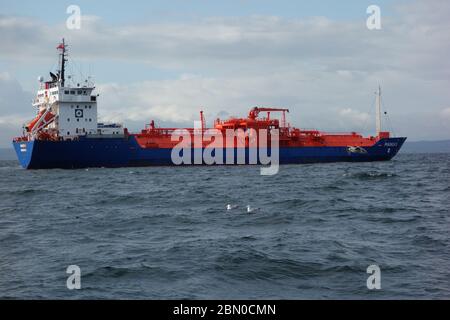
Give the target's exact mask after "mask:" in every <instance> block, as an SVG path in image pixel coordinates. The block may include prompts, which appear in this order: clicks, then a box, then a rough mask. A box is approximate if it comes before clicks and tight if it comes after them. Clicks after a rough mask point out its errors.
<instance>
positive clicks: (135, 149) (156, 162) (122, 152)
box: [13, 136, 406, 169]
mask: <svg viewBox="0 0 450 320" xmlns="http://www.w3.org/2000/svg"><path fill="white" fill-rule="evenodd" d="M405 140H406V138H386V139H381V140H379V141H378V142H377V143H375V144H374V145H373V146H370V147H365V148H364V152H354V151H353V150H351V148H349V147H348V146H342V147H326V146H324V147H281V148H280V149H279V163H280V164H302V163H324V162H369V161H387V160H391V159H392V158H393V157H394V156H395V155H396V154H397V153H398V151H399V150H400V148H401V147H402V145H403V143H404V142H405ZM13 146H14V149H15V151H16V153H17V157H18V159H19V162H20V164H21V166H22V167H24V168H26V169H52V168H62V169H75V168H92V167H107V168H118V167H138V166H173V165H174V163H173V161H172V149H170V148H142V147H141V146H140V145H139V144H138V143H137V142H136V139H135V138H134V137H133V136H129V137H127V138H109V139H98V138H94V139H88V138H84V139H79V140H75V141H41V140H34V141H27V142H13ZM269 153H270V152H269ZM226 154H227V152H226V150H224V152H223V156H224V159H223V163H224V164H243V163H241V162H239V161H238V159H237V154H238V151H237V149H236V148H235V149H234V156H233V158H232V159H226ZM191 156H192V154H191ZM192 159H193V157H192ZM230 160H231V161H230ZM272 160H273V159H272ZM191 163H194V161H192V162H191ZM188 164H189V163H188ZM244 164H252V162H251V161H250V160H249V150H248V149H246V150H245V163H244ZM257 164H261V161H260V158H259V156H258V157H257Z"/></svg>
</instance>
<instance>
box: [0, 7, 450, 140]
mask: <svg viewBox="0 0 450 320" xmlns="http://www.w3.org/2000/svg"><path fill="white" fill-rule="evenodd" d="M442 8H444V9H442ZM447 9H450V2H448V1H445V0H432V1H423V0H420V1H416V2H414V3H409V4H408V5H404V6H401V7H399V11H398V15H396V16H395V17H392V18H388V17H384V18H383V29H382V30H380V31H376V32H373V31H369V30H367V28H366V26H365V21H363V20H361V21H359V20H358V21H333V20H330V19H327V18H323V17H311V18H306V19H286V18H282V17H271V16H248V17H237V18H230V17H226V18H222V17H211V18H207V19H202V20H198V21H195V22H191V23H158V24H152V23H147V24H140V25H134V24H129V25H120V26H117V25H108V24H107V23H105V22H104V21H102V20H101V19H100V18H99V17H94V16H88V17H84V18H83V22H82V28H81V30H76V31H68V30H66V29H65V26H64V23H61V24H60V25H51V26H50V25H48V24H46V23H45V22H42V21H39V20H33V19H25V18H21V17H7V16H0V43H1V44H2V49H1V50H0V57H1V58H2V59H3V60H4V61H6V62H15V63H16V64H20V65H23V66H24V68H27V67H29V65H30V64H32V65H33V66H34V67H35V66H36V65H43V66H47V65H51V64H53V63H54V59H55V42H57V41H58V40H59V38H61V37H63V36H65V37H66V38H67V40H68V42H69V43H70V57H71V58H72V57H75V58H77V59H78V60H80V59H81V60H85V61H89V63H92V64H95V63H102V64H107V66H108V68H109V69H111V70H114V69H116V68H117V69H119V68H121V69H120V70H123V69H126V67H124V66H128V65H127V64H130V63H131V64H134V65H139V66H142V67H147V68H149V67H150V68H152V67H153V68H157V69H158V70H162V71H160V72H162V73H164V72H168V73H169V74H171V76H170V77H163V78H164V80H160V79H157V80H148V79H155V77H152V78H150V75H149V77H148V78H146V75H145V74H142V72H141V73H140V74H139V79H144V80H142V81H140V80H132V81H125V80H123V79H122V78H125V77H122V74H121V73H120V72H117V78H111V79H108V80H107V81H103V82H102V83H99V84H98V92H99V93H100V98H99V108H100V116H101V117H102V118H103V119H105V120H114V121H123V122H125V124H126V125H128V124H130V123H131V124H133V126H135V128H136V129H137V128H138V124H139V126H143V125H144V123H145V122H149V121H150V120H151V119H152V118H154V119H155V120H158V121H160V122H162V123H166V124H170V125H176V124H179V125H189V124H191V121H192V120H196V119H197V118H198V111H199V110H200V109H204V111H205V113H206V116H207V119H208V120H209V123H211V122H212V120H213V118H214V117H215V116H217V114H220V113H224V112H227V113H228V114H230V115H238V116H242V115H245V114H246V113H247V111H248V109H249V108H251V107H252V106H255V105H274V106H285V107H288V108H290V109H291V114H290V117H291V122H292V123H293V124H295V125H297V126H300V127H315V128H319V129H327V130H328V129H329V130H346V131H348V130H363V131H370V130H373V128H372V127H373V123H374V121H372V120H373V119H372V118H373V115H372V116H371V115H370V114H373V113H372V112H373V111H372V109H373V108H374V107H373V101H374V96H373V92H374V91H375V89H376V87H377V85H378V84H379V83H381V84H382V86H383V91H384V95H383V97H384V106H385V107H386V108H387V109H388V110H389V111H390V115H391V120H392V123H393V124H394V125H395V127H396V129H398V130H397V133H399V134H403V135H408V136H410V137H411V138H412V139H421V138H423V137H424V136H425V134H426V136H427V137H436V138H445V137H448V132H447V131H446V130H447V128H448V127H445V126H444V125H443V124H442V123H441V124H440V123H439V121H438V120H437V119H435V118H436V117H427V119H428V120H429V121H434V122H435V123H433V125H430V124H428V123H427V124H425V123H424V119H425V117H424V115H423V114H424V112H425V113H427V114H429V115H435V114H439V113H440V112H441V109H439V107H438V106H442V105H445V103H447V102H448V100H449V99H450V92H449V91H448V90H447V88H448V87H449V85H450V83H449V82H450V61H449V60H448V59H447V56H448V52H450V32H446V31H445V30H449V29H450V20H449V19H448V18H447V16H446V14H444V12H445V10H447ZM446 12H449V10H447V11H446ZM47 61H48V63H47ZM82 63H83V62H82ZM97 69H99V68H97ZM130 72H139V70H137V71H136V70H133V71H130ZM23 73H24V72H22V74H23ZM11 74H13V73H12V72H9V73H8V76H9V77H10V79H9V80H8V79H6V78H5V79H3V78H4V77H6V76H1V74H0V81H3V83H8V84H9V87H7V88H10V89H7V90H6V91H5V89H4V90H3V91H2V90H1V89H0V101H2V100H1V99H6V98H5V97H6V96H7V95H9V94H10V93H9V91H8V90H15V91H14V92H15V94H16V95H22V96H26V97H27V99H23V100H20V101H16V100H15V101H9V102H8V103H10V104H13V105H14V106H16V107H14V108H9V107H5V105H4V104H3V103H2V104H1V105H0V111H1V112H2V119H6V118H5V117H9V116H12V117H13V118H14V117H17V118H18V119H19V118H20V117H22V116H23V115H24V114H26V115H28V117H32V115H33V111H32V109H31V106H30V104H29V102H28V101H25V100H28V99H30V98H31V96H30V94H29V93H25V92H24V90H23V89H22V88H21V86H20V85H19V83H18V82H17V81H15V80H14V79H13V77H12V76H11ZM173 74H175V76H173ZM34 76H35V75H34V74H33V75H31V74H30V77H33V79H34ZM97 76H101V75H97ZM124 76H125V75H124ZM2 77H3V78H2ZM126 78H127V79H129V78H130V77H126ZM12 84H14V85H13V87H14V88H15V89H13V87H11V85H12ZM26 89H27V90H31V88H26ZM33 89H34V88H33ZM342 106H345V107H342ZM15 109H18V110H19V109H20V112H16V111H15ZM13 110H14V111H13ZM4 121H6V120H4ZM362 123H369V124H368V125H367V128H366V127H363V126H362V125H361V124H362ZM425 131H426V132H425ZM370 133H371V132H370ZM0 143H1V142H0Z"/></svg>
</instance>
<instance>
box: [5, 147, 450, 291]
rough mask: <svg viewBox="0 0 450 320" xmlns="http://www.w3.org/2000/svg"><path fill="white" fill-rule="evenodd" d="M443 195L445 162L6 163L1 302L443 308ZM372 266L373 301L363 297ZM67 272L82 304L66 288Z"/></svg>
mask: <svg viewBox="0 0 450 320" xmlns="http://www.w3.org/2000/svg"><path fill="white" fill-rule="evenodd" d="M449 195H450V154H446V155H445V154H442V155H438V154H435V155H409V154H402V155H399V156H398V157H397V158H396V159H395V160H394V161H391V162H383V163H363V164H348V163H341V164H312V165H292V166H282V167H281V169H280V173H279V174H278V175H276V176H272V177H267V176H260V175H259V168H258V167H244V166H237V167H195V168H193V167H184V168H181V167H155V168H132V169H130V168H124V169H89V170H42V171H25V170H23V169H21V168H19V167H18V165H17V163H16V162H14V161H3V162H0V297H2V298H27V299H28V298H69V299H79V298H114V299H116V298H125V299H128V298H150V299H166V298H168V299H171V298H192V299H199V298H236V299H246V298H264V299H265V298H274V299H277V298H283V299H302V298H344V299H347V298H361V299H386V298H401V299H402V298H450V240H449V228H450V209H449V208H450V197H449ZM227 204H233V205H238V206H239V207H238V208H237V209H234V210H231V211H227V210H226V209H225V208H226V205H227ZM246 205H251V206H252V207H254V208H260V210H257V211H255V212H254V214H248V213H247V212H246V209H245V206H246ZM371 264H376V265H379V267H380V269H381V287H382V288H381V290H375V291H374V290H368V289H367V286H366V280H367V277H368V276H369V274H367V273H366V269H367V267H368V266H369V265H371ZM69 265H78V266H79V267H80V268H81V286H82V289H81V290H68V289H67V288H66V279H67V277H68V274H66V268H67V266H69Z"/></svg>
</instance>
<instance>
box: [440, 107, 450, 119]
mask: <svg viewBox="0 0 450 320" xmlns="http://www.w3.org/2000/svg"><path fill="white" fill-rule="evenodd" d="M441 115H442V117H444V118H445V119H448V120H450V108H446V109H444V110H442V111H441Z"/></svg>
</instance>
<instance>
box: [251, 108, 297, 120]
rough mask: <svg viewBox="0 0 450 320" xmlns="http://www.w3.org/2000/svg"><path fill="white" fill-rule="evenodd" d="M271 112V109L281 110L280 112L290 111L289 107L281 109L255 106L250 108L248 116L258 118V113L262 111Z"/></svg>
mask: <svg viewBox="0 0 450 320" xmlns="http://www.w3.org/2000/svg"><path fill="white" fill-rule="evenodd" d="M266 111H267V112H271V111H280V112H289V109H281V108H258V107H254V108H253V109H252V110H250V112H249V114H248V117H249V118H250V119H256V118H258V115H259V113H260V112H266Z"/></svg>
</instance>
